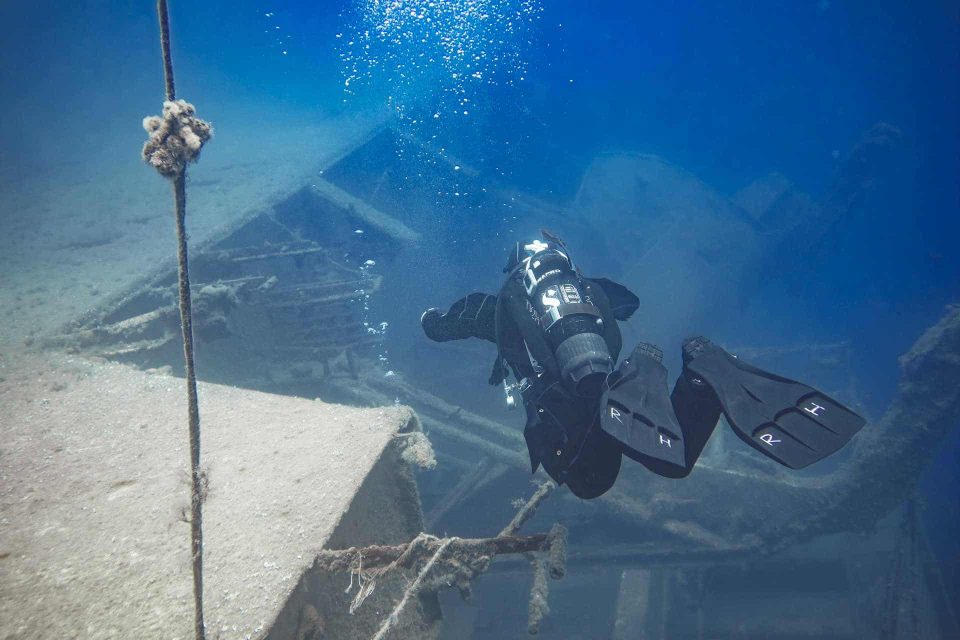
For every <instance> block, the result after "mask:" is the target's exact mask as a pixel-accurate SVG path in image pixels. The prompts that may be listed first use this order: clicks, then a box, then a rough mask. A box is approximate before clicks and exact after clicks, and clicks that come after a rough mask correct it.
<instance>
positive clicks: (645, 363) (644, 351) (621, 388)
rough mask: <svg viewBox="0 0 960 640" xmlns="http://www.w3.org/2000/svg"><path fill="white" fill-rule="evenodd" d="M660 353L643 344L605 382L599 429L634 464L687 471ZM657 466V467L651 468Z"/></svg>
mask: <svg viewBox="0 0 960 640" xmlns="http://www.w3.org/2000/svg"><path fill="white" fill-rule="evenodd" d="M662 357H663V355H662V353H661V352H660V349H658V348H657V347H655V346H653V345H649V344H645V343H641V344H639V345H637V347H636V348H635V349H634V350H633V353H631V354H630V357H629V358H627V359H626V360H624V361H623V362H622V363H621V364H620V366H619V367H618V368H617V370H616V371H614V372H613V373H611V374H610V376H609V377H608V378H607V385H606V391H605V392H604V394H603V397H602V398H601V400H600V408H601V411H602V413H601V414H600V426H601V427H602V428H603V430H604V431H605V432H607V434H608V435H610V436H612V437H613V438H614V439H615V440H617V441H618V442H619V443H620V445H621V447H622V450H623V453H624V454H626V455H627V456H629V457H630V458H633V459H634V460H636V461H637V462H640V463H642V464H647V463H648V462H650V459H653V461H662V462H666V463H668V464H669V465H672V466H676V467H677V472H678V473H679V471H680V470H682V469H683V468H684V466H685V462H684V442H683V432H682V430H681V429H680V425H679V423H678V422H677V417H676V414H674V411H673V405H672V404H671V402H670V394H669V392H668V390H667V370H666V368H665V367H664V366H663V364H662V362H661V359H662ZM654 464H656V462H655V463H654Z"/></svg>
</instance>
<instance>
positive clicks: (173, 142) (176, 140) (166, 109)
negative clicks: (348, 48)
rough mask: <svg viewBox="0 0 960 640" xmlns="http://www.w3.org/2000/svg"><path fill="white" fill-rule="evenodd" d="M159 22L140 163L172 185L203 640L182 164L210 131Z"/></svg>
mask: <svg viewBox="0 0 960 640" xmlns="http://www.w3.org/2000/svg"><path fill="white" fill-rule="evenodd" d="M157 16H158V17H159V19H160V51H161V53H162V55H163V77H164V82H165V87H166V102H164V105H163V116H162V117H159V116H151V117H148V118H145V119H144V122H143V126H144V128H145V129H146V130H147V133H149V134H150V139H149V140H148V141H147V142H146V143H145V144H144V146H143V159H144V161H146V162H147V163H149V164H150V165H152V166H153V167H154V168H156V169H157V171H158V172H159V173H160V175H162V176H164V177H166V178H169V179H171V180H173V199H174V207H175V209H176V229H177V272H178V283H179V293H180V329H181V332H182V334H183V359H184V364H185V370H186V378H187V407H188V408H187V413H188V421H189V429H190V476H191V479H192V487H191V492H190V540H191V542H190V550H191V555H192V558H193V606H194V633H195V637H196V638H197V639H198V640H203V639H204V638H205V629H204V623H203V519H202V505H203V499H204V496H205V494H206V490H205V487H206V475H205V474H204V473H203V471H201V469H200V409H199V407H198V403H197V378H196V374H195V372H194V360H193V314H192V309H191V305H190V271H189V267H188V264H187V233H186V228H185V219H186V211H187V188H186V183H187V163H188V162H193V161H196V159H197V157H198V155H199V153H200V149H201V147H203V144H204V143H205V142H206V141H207V140H209V138H210V136H211V135H212V133H213V131H212V129H211V128H210V125H208V124H207V123H206V122H204V121H203V120H200V119H199V118H195V117H194V115H193V114H194V108H193V105H191V104H189V103H187V102H184V101H183V100H177V98H176V90H175V86H174V81H173V61H172V59H171V57H170V21H169V16H168V13H167V2H166V0H157Z"/></svg>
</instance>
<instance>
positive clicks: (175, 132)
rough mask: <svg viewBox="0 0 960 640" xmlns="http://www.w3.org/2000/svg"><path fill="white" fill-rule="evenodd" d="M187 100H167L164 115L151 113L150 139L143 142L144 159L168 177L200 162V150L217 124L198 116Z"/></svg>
mask: <svg viewBox="0 0 960 640" xmlns="http://www.w3.org/2000/svg"><path fill="white" fill-rule="evenodd" d="M195 113H196V109H195V108H194V106H193V105H192V104H190V103H189V102H187V101H185V100H167V101H166V102H164V103H163V115H162V116H147V117H146V118H144V119H143V128H144V129H146V131H147V133H148V134H150V139H149V140H147V141H146V142H145V143H144V144H143V154H142V155H143V160H144V162H146V163H147V164H149V165H151V166H152V167H153V168H155V169H156V170H157V171H158V172H159V173H160V175H162V176H164V177H166V178H176V177H177V176H179V175H181V174H182V173H183V171H184V169H186V167H187V163H188V162H196V160H197V158H198V157H199V156H200V149H202V148H203V145H204V143H205V142H206V141H207V140H209V139H210V137H211V136H212V135H213V127H211V126H210V124H209V123H207V122H204V121H203V120H201V119H200V118H197V117H196V116H195V115H194V114H195Z"/></svg>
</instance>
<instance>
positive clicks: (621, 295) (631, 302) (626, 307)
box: [587, 278, 640, 322]
mask: <svg viewBox="0 0 960 640" xmlns="http://www.w3.org/2000/svg"><path fill="white" fill-rule="evenodd" d="M587 279H588V280H590V281H591V282H593V283H595V284H596V285H597V286H599V287H600V289H602V290H603V292H604V293H605V294H606V295H607V298H608V299H609V300H610V309H611V310H612V311H613V317H614V318H616V319H617V320H620V321H621V322H623V321H624V320H629V319H630V316H632V315H633V313H634V311H636V310H637V308H638V307H639V306H640V298H638V297H637V296H636V294H634V293H633V292H632V291H630V289H627V288H626V287H625V286H623V285H622V284H620V283H618V282H614V281H613V280H608V279H607V278H587Z"/></svg>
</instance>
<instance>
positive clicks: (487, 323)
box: [420, 293, 497, 343]
mask: <svg viewBox="0 0 960 640" xmlns="http://www.w3.org/2000/svg"><path fill="white" fill-rule="evenodd" d="M496 310H497V296H492V295H489V294H486V293H471V294H470V295H468V296H466V297H465V298H460V299H459V300H457V301H456V302H454V303H453V305H451V306H450V309H449V310H448V311H447V312H446V313H441V312H440V310H439V309H427V310H426V311H425V312H424V313H423V315H422V316H421V317H420V325H421V326H422V327H423V332H424V333H425V334H427V337H428V338H430V339H431V340H434V341H436V342H447V341H449V340H463V339H465V338H480V339H481V340H489V341H490V342H493V343H496V341H497V336H496V325H495V322H494V318H495V317H496Z"/></svg>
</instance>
